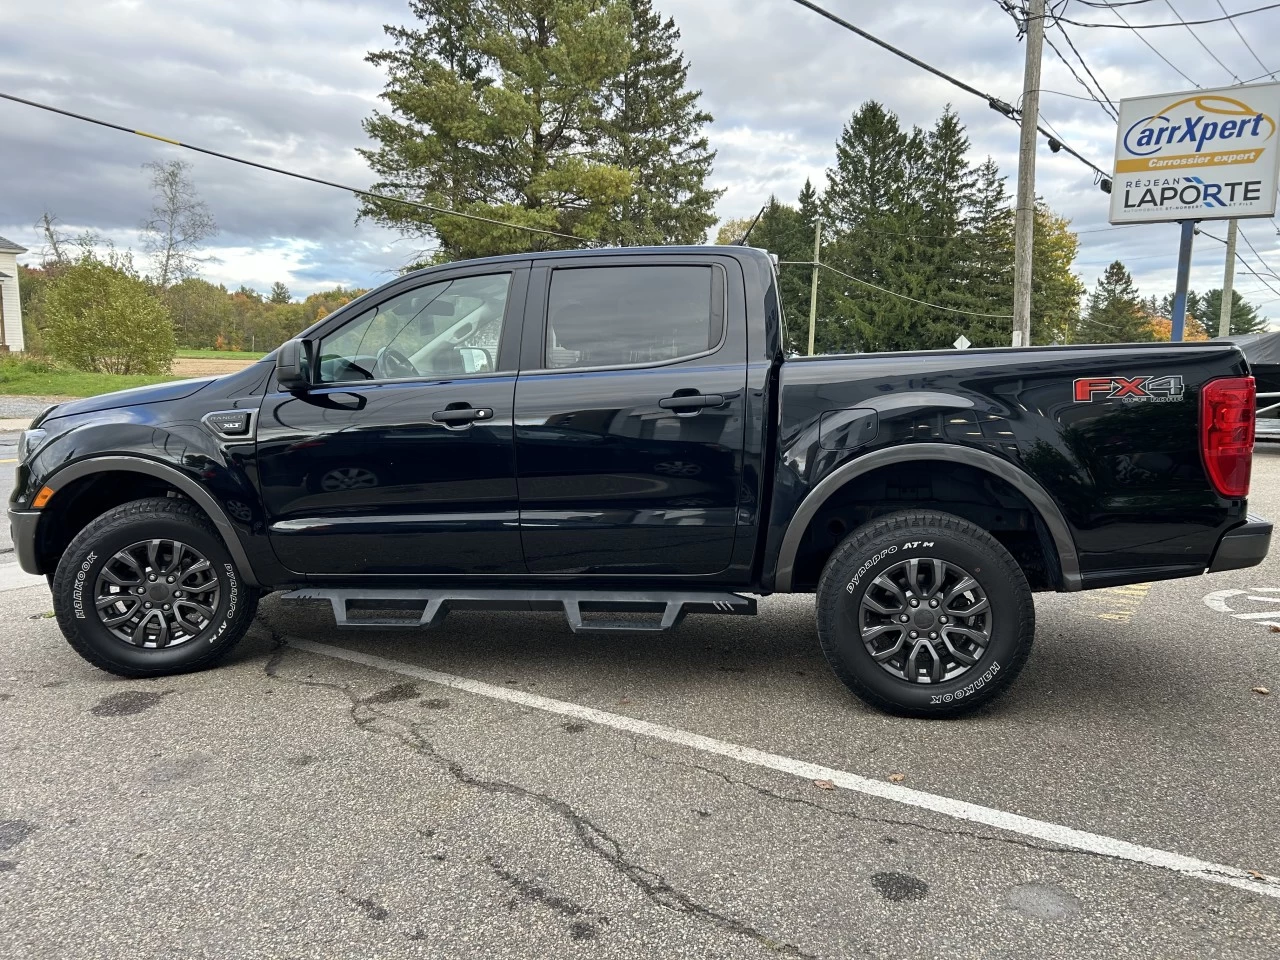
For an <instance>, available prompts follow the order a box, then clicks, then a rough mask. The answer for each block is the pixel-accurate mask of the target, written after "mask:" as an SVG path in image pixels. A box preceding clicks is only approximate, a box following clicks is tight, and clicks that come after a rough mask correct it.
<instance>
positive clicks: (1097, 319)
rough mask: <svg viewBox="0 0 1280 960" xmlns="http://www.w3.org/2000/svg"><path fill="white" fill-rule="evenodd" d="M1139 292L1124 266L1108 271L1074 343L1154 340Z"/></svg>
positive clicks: (1091, 302) (1102, 278) (1095, 292)
mask: <svg viewBox="0 0 1280 960" xmlns="http://www.w3.org/2000/svg"><path fill="white" fill-rule="evenodd" d="M1148 319H1149V318H1148V316H1147V313H1146V311H1145V310H1144V309H1143V306H1142V298H1141V297H1140V296H1139V295H1138V288H1137V287H1135V286H1134V283H1133V277H1132V276H1130V274H1129V271H1128V270H1126V269H1125V266H1124V264H1123V263H1121V262H1120V261H1119V260H1116V261H1115V262H1114V263H1112V264H1111V266H1109V267H1107V269H1106V272H1105V273H1103V275H1102V276H1101V278H1099V280H1098V283H1097V286H1096V287H1095V288H1094V291H1093V293H1092V294H1090V296H1089V307H1088V309H1087V310H1086V311H1085V315H1084V318H1083V319H1082V320H1081V322H1080V324H1079V325H1078V327H1077V328H1076V330H1075V334H1074V337H1073V342H1075V343H1145V342H1150V341H1151V340H1153V339H1154V334H1153V333H1152V331H1151V327H1150V325H1149V322H1148Z"/></svg>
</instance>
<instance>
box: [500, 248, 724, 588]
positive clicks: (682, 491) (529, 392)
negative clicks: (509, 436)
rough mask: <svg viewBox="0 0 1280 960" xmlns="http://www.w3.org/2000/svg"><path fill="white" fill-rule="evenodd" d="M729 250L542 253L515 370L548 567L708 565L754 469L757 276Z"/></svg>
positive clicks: (534, 526)
mask: <svg viewBox="0 0 1280 960" xmlns="http://www.w3.org/2000/svg"><path fill="white" fill-rule="evenodd" d="M738 270H739V268H738V265H737V264H736V262H734V261H733V260H732V259H729V258H717V257H715V256H711V255H709V256H707V257H705V258H697V257H690V256H689V255H687V254H683V255H681V256H679V257H673V258H672V259H671V260H670V261H669V262H666V263H664V262H662V261H661V260H655V259H654V257H653V255H652V254H649V255H646V256H645V257H643V258H637V257H624V256H619V257H610V258H608V259H607V260H601V259H599V258H593V259H591V260H577V259H558V260H555V261H549V262H548V261H544V262H543V263H542V264H541V265H539V266H537V267H535V269H534V273H533V278H532V279H531V282H530V296H529V307H528V310H527V313H526V321H525V331H524V343H523V346H522V349H521V354H522V364H521V371H522V372H521V375H520V379H519V382H518V383H517V385H516V456H517V469H518V475H519V478H520V480H519V483H520V516H521V523H520V530H521V536H522V539H523V543H524V550H525V558H526V562H527V563H528V566H529V570H530V572H532V573H540V574H571V575H578V576H581V575H601V576H612V577H619V576H629V575H637V576H645V577H654V576H677V577H683V576H705V575H711V574H715V573H717V572H719V571H721V570H723V569H725V568H726V567H727V566H728V565H729V563H730V559H731V554H732V551H733V542H734V534H735V527H736V520H737V506H738V496H739V492H740V488H741V486H742V472H743V437H744V421H743V410H744V391H745V387H746V346H745V333H746V331H745V325H744V321H743V317H744V308H743V294H742V290H743V285H742V277H741V274H740V273H739V272H738Z"/></svg>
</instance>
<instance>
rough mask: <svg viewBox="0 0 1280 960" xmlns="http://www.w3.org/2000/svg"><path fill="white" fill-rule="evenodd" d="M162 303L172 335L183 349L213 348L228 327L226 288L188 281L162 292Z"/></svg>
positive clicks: (229, 325) (229, 298)
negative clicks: (171, 324) (164, 305)
mask: <svg viewBox="0 0 1280 960" xmlns="http://www.w3.org/2000/svg"><path fill="white" fill-rule="evenodd" d="M164 301H165V303H166V304H167V305H168V307H169V315H170V317H171V318H172V320H173V332H174V336H175V337H176V338H177V342H178V344H179V345H180V346H183V347H193V348H196V349H209V348H212V347H215V346H217V344H218V338H219V337H222V336H224V335H225V334H226V332H227V330H228V329H230V327H231V323H232V312H233V310H232V302H231V296H230V294H228V293H227V288H226V287H223V286H219V285H216V284H212V283H210V282H209V281H208V280H202V279H200V278H199V277H188V278H187V279H186V280H183V281H181V282H179V283H175V284H174V285H173V286H171V287H170V288H169V289H168V290H166V291H165V292H164Z"/></svg>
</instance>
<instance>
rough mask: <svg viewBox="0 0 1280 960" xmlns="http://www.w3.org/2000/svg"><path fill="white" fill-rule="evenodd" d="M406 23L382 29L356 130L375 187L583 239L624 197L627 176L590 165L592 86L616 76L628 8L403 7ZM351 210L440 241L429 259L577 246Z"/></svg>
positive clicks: (508, 1)
mask: <svg viewBox="0 0 1280 960" xmlns="http://www.w3.org/2000/svg"><path fill="white" fill-rule="evenodd" d="M410 6H411V9H412V11H413V13H414V15H415V16H416V18H417V20H418V22H419V25H418V26H417V27H416V28H408V27H390V26H389V27H387V33H388V36H390V38H391V39H392V41H393V46H392V48H391V49H389V50H383V51H376V52H374V53H371V54H370V55H369V57H368V60H369V62H371V63H373V64H375V65H377V66H380V67H383V68H384V69H385V70H386V71H387V84H386V88H385V89H384V91H383V93H382V99H383V100H384V101H385V103H386V104H387V107H388V109H387V110H386V111H385V112H384V111H383V110H376V111H375V112H374V114H373V115H372V116H371V117H369V118H368V119H367V120H366V121H365V124H364V127H365V132H366V133H367V134H368V135H369V137H370V139H372V140H373V141H375V142H376V144H377V146H376V147H375V148H372V149H362V150H361V151H360V153H361V155H362V156H364V158H365V159H366V161H367V162H368V163H369V165H370V167H371V168H372V169H373V171H374V173H375V175H376V176H377V177H378V181H377V183H376V184H375V189H377V190H379V191H381V192H384V193H388V194H390V195H392V196H396V197H404V198H407V199H413V200H419V201H424V202H427V203H432V204H436V205H439V206H444V207H447V208H451V209H456V210H460V211H465V212H467V213H471V214H475V215H478V216H483V217H488V218H491V219H494V220H498V221H501V222H502V223H518V224H523V225H525V226H529V227H536V228H540V229H544V230H552V231H556V232H559V233H565V234H570V235H573V236H576V237H582V238H586V239H596V238H598V237H601V236H602V235H604V234H605V233H606V232H607V230H608V228H609V225H610V222H611V220H612V218H613V217H614V216H616V211H617V209H618V206H619V205H620V204H621V203H622V202H623V201H624V200H625V199H626V198H627V197H628V196H630V194H631V191H632V174H631V172H630V171H629V170H626V169H623V168H621V167H618V166H614V165H613V164H611V163H608V162H599V161H597V160H595V159H594V158H593V156H592V154H593V152H594V151H595V150H596V149H597V148H598V147H599V144H600V137H601V123H602V120H603V117H602V98H601V96H600V93H601V90H602V88H603V86H604V84H605V83H606V82H608V81H609V80H611V79H612V78H614V77H616V76H617V75H618V74H619V73H620V72H621V71H623V70H625V69H626V68H627V62H628V56H629V53H630V49H631V39H630V35H629V31H630V26H631V16H630V8H629V7H628V5H627V0H473V2H471V3H466V2H462V0H413V2H412V3H411V5H410ZM361 214H362V215H363V216H366V217H369V218H371V219H373V220H375V221H377V222H379V223H382V224H385V225H387V226H390V227H393V228H395V229H398V230H400V231H401V232H402V233H405V234H407V235H410V236H416V237H423V238H431V239H434V240H436V241H437V242H438V244H439V248H438V250H437V252H436V258H437V259H440V260H449V259H456V258H460V257H471V256H484V255H489V254H500V253H508V252H513V251H523V250H530V249H555V248H564V247H575V246H578V245H580V244H578V243H577V242H576V241H574V240H564V239H561V238H557V237H552V236H547V235H545V234H534V233H529V232H526V231H523V230H515V229H511V228H510V227H506V226H499V225H495V224H492V223H484V222H477V221H474V220H465V219H462V218H460V217H449V216H443V215H437V214H430V213H427V212H426V211H423V210H421V209H418V208H414V207H410V206H407V205H405V204H402V203H395V202H394V201H386V200H377V199H366V200H365V201H363V204H362V207H361Z"/></svg>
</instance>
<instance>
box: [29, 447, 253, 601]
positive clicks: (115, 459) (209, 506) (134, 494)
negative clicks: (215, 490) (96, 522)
mask: <svg viewBox="0 0 1280 960" xmlns="http://www.w3.org/2000/svg"><path fill="white" fill-rule="evenodd" d="M119 474H126V475H128V474H133V475H135V476H141V477H145V478H147V479H148V480H150V481H153V482H152V483H151V484H149V485H144V486H142V487H141V488H136V489H130V490H129V491H128V492H127V493H126V495H124V496H123V497H121V496H111V497H109V498H108V500H109V501H113V502H108V504H107V507H106V509H110V507H111V506H118V505H119V504H121V503H128V502H129V501H131V500H137V499H141V498H142V497H145V496H147V495H149V494H151V495H154V494H156V493H158V492H163V491H167V490H172V491H174V492H176V493H178V494H180V495H182V496H184V497H186V498H187V499H188V500H190V501H191V502H192V503H193V504H195V506H196V507H197V508H199V509H200V511H201V512H202V513H204V515H205V516H206V517H208V519H209V522H211V523H212V524H213V526H214V529H216V530H217V532H218V536H219V537H220V538H221V539H222V541H223V543H224V544H225V545H226V548H227V552H228V553H230V554H231V558H232V559H233V560H234V561H235V563H236V567H237V568H239V573H240V577H241V579H242V580H243V581H244V582H245V583H246V584H248V585H249V586H253V587H256V586H259V583H258V580H257V577H256V575H255V574H254V571H253V565H252V563H251V562H250V560H249V556H248V554H247V553H246V552H245V549H244V544H243V543H241V541H240V537H239V536H238V535H237V534H236V531H235V527H234V526H233V525H232V523H231V519H230V517H228V516H227V513H226V511H225V510H223V508H222V505H221V504H219V503H218V501H217V499H216V498H215V497H214V496H213V494H211V493H210V492H209V491H208V490H206V489H205V488H204V487H202V486H201V485H200V484H199V483H198V482H197V481H195V480H194V479H192V478H191V477H190V476H188V475H187V474H185V473H183V472H182V471H181V470H178V469H177V468H176V467H172V466H169V465H168V464H164V463H160V462H158V461H155V460H148V459H146V458H144V457H131V456H107V457H90V458H88V459H85V460H77V461H76V462H75V463H71V464H68V465H67V466H65V467H62V468H61V469H59V470H57V471H55V472H54V473H52V474H50V475H49V476H48V477H47V478H46V479H45V481H44V482H45V484H46V485H47V486H50V487H52V488H53V490H54V491H55V492H54V496H53V498H52V500H51V501H50V506H53V507H54V508H55V509H54V510H52V511H49V512H47V513H46V512H45V511H41V514H42V515H41V521H40V524H39V526H38V528H37V531H36V543H37V546H38V547H39V545H40V544H42V543H44V542H45V537H47V536H48V534H49V529H48V528H47V527H46V525H45V524H46V521H47V520H49V519H51V518H53V517H55V516H57V509H56V508H57V506H58V502H59V501H58V494H59V493H64V492H73V491H74V490H76V488H77V487H79V488H81V490H82V489H83V486H82V485H84V484H86V483H91V482H93V481H95V480H97V481H105V480H107V479H108V478H110V477H112V476H114V475H119ZM46 509H47V508H46ZM101 512H102V511H98V512H97V513H95V516H97V515H98V514H100V513H101ZM88 519H89V520H92V519H93V518H92V517H89V518H88ZM86 522H87V521H86ZM73 525H74V524H73ZM83 527H84V524H81V525H79V527H78V528H77V529H76V530H74V531H72V532H71V536H74V535H75V534H76V533H78V532H79V530H80V529H83ZM68 539H69V538H68ZM63 546H65V544H63ZM43 555H44V552H43V551H40V552H38V556H41V557H43ZM54 564H55V565H56V559H55V560H54Z"/></svg>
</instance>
